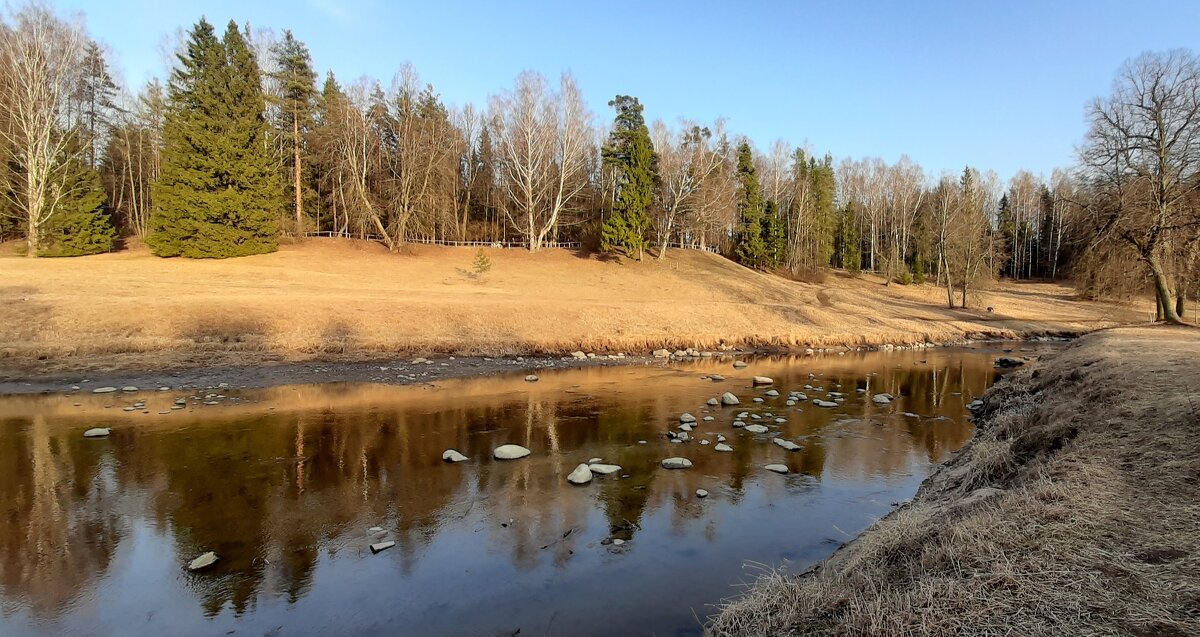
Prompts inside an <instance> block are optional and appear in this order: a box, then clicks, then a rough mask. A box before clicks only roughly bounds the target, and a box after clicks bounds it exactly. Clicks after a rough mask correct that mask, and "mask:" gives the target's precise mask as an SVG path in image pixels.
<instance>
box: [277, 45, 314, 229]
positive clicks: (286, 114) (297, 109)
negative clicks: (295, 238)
mask: <svg viewBox="0 0 1200 637" xmlns="http://www.w3.org/2000/svg"><path fill="white" fill-rule="evenodd" d="M272 53H273V54H274V55H275V65H276V67H278V69H279V70H278V71H276V72H275V73H274V74H272V77H273V78H274V79H275V80H276V81H277V82H278V83H279V95H278V96H277V97H276V98H275V100H276V101H277V102H278V104H279V123H278V125H279V130H280V132H281V133H282V136H283V139H284V140H286V141H285V150H286V151H288V155H289V160H290V161H288V162H286V164H287V167H288V169H289V170H288V173H289V174H288V177H289V179H287V180H286V181H287V182H288V183H289V190H290V191H291V193H290V194H291V198H290V199H291V201H292V202H293V205H294V207H295V210H294V212H295V214H296V228H295V232H296V233H297V234H302V233H303V232H304V226H305V224H304V199H305V195H306V190H307V189H306V187H305V172H304V162H303V156H304V151H305V146H306V138H307V136H308V133H309V131H311V130H312V126H313V118H314V117H315V114H316V97H317V73H316V71H314V70H313V66H312V57H311V56H310V55H309V53H308V47H307V46H305V45H304V43H303V42H301V41H299V40H297V39H296V38H295V36H293V35H292V32H291V30H285V31H284V32H283V40H282V41H281V42H279V43H277V44H276V45H275V47H274V50H273V51H272Z"/></svg>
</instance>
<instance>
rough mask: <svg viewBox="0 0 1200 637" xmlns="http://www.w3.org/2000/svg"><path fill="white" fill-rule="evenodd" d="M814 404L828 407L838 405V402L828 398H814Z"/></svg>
mask: <svg viewBox="0 0 1200 637" xmlns="http://www.w3.org/2000/svg"><path fill="white" fill-rule="evenodd" d="M813 404H814V405H816V406H818V407H825V408H827V409H828V408H830V407H837V403H835V402H830V401H828V400H820V399H813Z"/></svg>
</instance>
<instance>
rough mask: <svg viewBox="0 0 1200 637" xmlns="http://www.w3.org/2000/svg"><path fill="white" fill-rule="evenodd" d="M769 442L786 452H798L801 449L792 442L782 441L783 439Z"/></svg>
mask: <svg viewBox="0 0 1200 637" xmlns="http://www.w3.org/2000/svg"><path fill="white" fill-rule="evenodd" d="M771 442H773V443H775V444H777V445H779V446H780V447H783V448H784V449H787V450H788V451H800V449H801V447H800V445H798V444H796V443H794V442H792V441H791V440H784V439H783V438H773V439H772V440H771Z"/></svg>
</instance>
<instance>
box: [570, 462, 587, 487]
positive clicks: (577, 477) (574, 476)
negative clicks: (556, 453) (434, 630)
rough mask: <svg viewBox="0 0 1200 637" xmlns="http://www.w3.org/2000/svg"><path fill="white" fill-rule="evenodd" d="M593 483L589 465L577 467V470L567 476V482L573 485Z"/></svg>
mask: <svg viewBox="0 0 1200 637" xmlns="http://www.w3.org/2000/svg"><path fill="white" fill-rule="evenodd" d="M591 481H592V470H591V469H589V468H588V466H587V465H585V464H581V465H579V466H578V467H575V470H574V471H572V472H571V473H570V475H568V476H567V482H570V483H571V484H587V483H589V482H591Z"/></svg>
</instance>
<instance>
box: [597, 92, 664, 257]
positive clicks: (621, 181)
mask: <svg viewBox="0 0 1200 637" xmlns="http://www.w3.org/2000/svg"><path fill="white" fill-rule="evenodd" d="M608 105H609V106H612V107H613V108H614V109H616V111H617V116H616V119H615V121H614V122H613V130H612V133H610V134H609V137H608V143H607V144H605V146H604V148H603V149H602V150H601V152H602V156H603V158H604V164H605V165H607V166H611V167H612V168H613V170H614V172H615V175H616V179H617V192H616V198H615V201H614V203H613V211H612V215H611V216H609V218H608V220H607V221H605V222H604V227H603V228H601V231H600V248H601V249H602V250H604V251H610V250H613V249H616V248H621V249H623V250H624V251H625V254H628V255H630V256H635V255H636V256H637V259H638V260H639V261H640V260H641V259H642V255H643V254H644V253H645V251H646V248H647V247H648V241H647V239H646V236H647V234H648V233H649V231H650V215H649V214H648V212H647V211H648V209H649V208H650V204H651V202H652V201H653V199H654V186H655V183H656V182H657V180H658V159H657V157H656V156H655V154H654V145H653V143H652V142H651V141H650V129H648V128H647V127H646V120H645V118H644V117H643V116H642V105H641V103H640V102H638V99H637V98H636V97H630V96H628V95H618V96H617V97H616V98H615V99H613V100H612V101H611V102H609V103H608Z"/></svg>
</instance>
